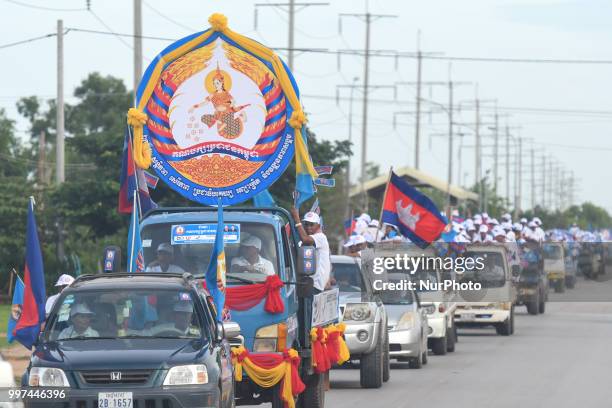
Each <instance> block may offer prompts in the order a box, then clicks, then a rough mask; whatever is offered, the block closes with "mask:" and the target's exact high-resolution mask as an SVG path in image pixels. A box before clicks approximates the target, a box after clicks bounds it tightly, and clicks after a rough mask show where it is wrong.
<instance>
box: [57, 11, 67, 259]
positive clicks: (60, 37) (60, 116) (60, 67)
mask: <svg viewBox="0 0 612 408" xmlns="http://www.w3.org/2000/svg"><path fill="white" fill-rule="evenodd" d="M56 105H57V106H56V110H57V113H56V130H55V133H56V142H55V166H56V168H55V180H56V183H57V184H58V185H60V184H62V183H63V182H64V180H65V173H64V21H63V20H57V101H56ZM57 258H58V261H59V262H60V265H61V264H62V263H63V260H64V222H63V220H62V219H61V218H58V219H57Z"/></svg>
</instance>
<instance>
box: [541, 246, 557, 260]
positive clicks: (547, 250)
mask: <svg viewBox="0 0 612 408" xmlns="http://www.w3.org/2000/svg"><path fill="white" fill-rule="evenodd" d="M542 250H543V252H544V259H561V247H560V246H559V245H550V244H548V245H547V244H544V246H543V247H542Z"/></svg>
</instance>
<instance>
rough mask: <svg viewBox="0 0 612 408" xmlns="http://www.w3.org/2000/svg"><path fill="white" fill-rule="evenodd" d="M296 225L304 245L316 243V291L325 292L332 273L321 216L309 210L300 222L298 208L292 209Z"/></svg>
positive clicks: (314, 277)
mask: <svg viewBox="0 0 612 408" xmlns="http://www.w3.org/2000/svg"><path fill="white" fill-rule="evenodd" d="M291 214H292V215H293V219H294V220H295V226H296V228H297V230H298V233H299V234H300V239H301V240H302V245H314V247H315V261H316V270H315V273H314V275H312V280H313V283H314V288H315V292H316V293H319V292H323V291H324V290H325V289H326V288H327V286H328V284H329V277H330V274H331V258H330V254H329V243H328V242H327V237H326V236H325V234H324V233H323V232H322V231H321V218H320V217H319V215H318V214H317V213H314V212H307V213H306V214H304V218H303V219H302V221H301V222H300V213H299V211H298V209H297V208H295V207H294V208H292V209H291Z"/></svg>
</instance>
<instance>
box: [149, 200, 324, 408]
mask: <svg viewBox="0 0 612 408" xmlns="http://www.w3.org/2000/svg"><path fill="white" fill-rule="evenodd" d="M216 226H217V209H216V208H202V207H200V208H158V209H155V210H153V211H150V212H149V213H147V214H146V215H145V217H144V219H143V220H142V223H141V238H142V242H143V252H144V261H145V265H155V264H156V257H157V256H158V254H157V248H159V247H160V245H170V246H171V247H172V249H173V253H174V254H173V259H172V264H173V265H176V267H179V268H181V269H182V270H184V271H186V272H190V273H193V274H194V275H195V276H200V277H201V278H202V281H204V279H203V276H204V273H205V271H206V269H207V267H208V264H209V262H210V258H211V254H212V250H213V244H214V235H215V233H216ZM224 226H225V229H224V251H225V259H226V271H227V274H226V286H227V287H228V288H231V287H232V286H244V285H252V284H257V283H263V282H265V281H266V278H267V277H268V276H269V275H270V274H272V273H273V274H275V275H277V276H278V278H280V280H281V281H282V282H283V283H284V286H283V287H282V288H280V291H281V293H280V294H281V298H282V300H283V303H284V305H283V306H284V308H283V309H284V310H283V311H282V312H281V313H269V312H267V311H265V310H264V303H265V302H264V301H261V302H260V303H258V304H256V305H254V306H253V307H251V308H248V309H246V310H241V311H239V310H230V311H229V314H230V316H229V319H230V320H231V321H234V322H237V323H238V324H239V325H240V328H241V336H240V338H238V339H237V340H235V341H234V342H233V344H232V345H233V346H238V345H243V346H244V347H245V348H246V349H247V350H249V352H250V353H282V352H283V351H284V350H285V349H289V348H294V349H296V350H297V351H298V352H299V354H300V357H301V358H302V359H301V361H302V364H301V367H300V375H301V377H302V379H303V381H304V383H305V384H306V387H307V388H306V390H305V391H304V392H303V393H302V394H301V395H300V397H299V398H300V399H301V400H302V403H303V404H307V406H314V407H317V406H323V394H324V390H323V385H324V382H323V380H322V375H319V374H314V373H313V370H312V368H311V361H310V339H309V330H310V322H308V321H306V320H308V317H307V316H308V315H307V314H305V309H304V305H303V303H304V299H303V296H304V293H300V295H298V292H300V291H301V288H304V287H305V289H304V291H305V292H307V291H308V285H307V284H306V285H304V286H301V284H299V282H302V281H303V279H301V278H302V277H303V275H300V274H299V273H298V269H299V267H298V263H299V262H298V259H300V258H299V253H300V250H301V249H300V248H299V245H298V244H299V243H298V239H299V236H298V234H297V232H296V231H295V226H294V225H293V222H292V219H291V217H290V216H289V213H288V212H287V211H286V210H284V209H282V208H266V209H261V208H232V207H229V208H225V209H224ZM247 240H248V241H249V242H251V243H252V242H256V244H253V245H256V246H258V247H259V248H258V251H259V254H258V255H259V257H260V258H263V259H264V260H265V261H262V263H264V264H265V265H266V266H265V268H262V269H253V270H244V269H242V270H241V269H240V268H239V267H237V265H240V264H241V258H243V257H245V256H247V255H246V254H245V253H244V251H245V247H244V245H243V244H245V242H247ZM305 295H308V293H305ZM243 377H244V379H243V381H242V382H239V383H237V384H236V404H237V405H247V404H250V405H252V404H260V403H264V402H272V405H273V406H274V407H276V406H278V407H280V406H282V403H283V401H282V400H281V398H280V385H277V386H275V387H272V388H262V387H260V386H258V385H257V384H255V382H253V381H252V380H250V379H248V378H247V375H246V374H245V375H244V376H243Z"/></svg>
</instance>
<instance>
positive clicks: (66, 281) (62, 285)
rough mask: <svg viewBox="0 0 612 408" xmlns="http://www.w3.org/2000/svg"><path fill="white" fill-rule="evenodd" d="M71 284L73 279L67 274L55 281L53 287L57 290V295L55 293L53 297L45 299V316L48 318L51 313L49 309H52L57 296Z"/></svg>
mask: <svg viewBox="0 0 612 408" xmlns="http://www.w3.org/2000/svg"><path fill="white" fill-rule="evenodd" d="M72 282H74V278H73V277H72V276H70V275H67V274H63V275H61V276H60V277H59V278H58V279H57V282H56V283H55V287H57V288H59V293H56V294H55V295H53V296H49V298H48V299H47V303H45V314H46V315H47V316H49V313H51V309H53V305H54V304H55V301H56V300H57V298H58V297H59V295H61V294H62V291H63V290H64V289H66V288H67V287H68V286H69V285H70V284H71V283H72Z"/></svg>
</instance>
